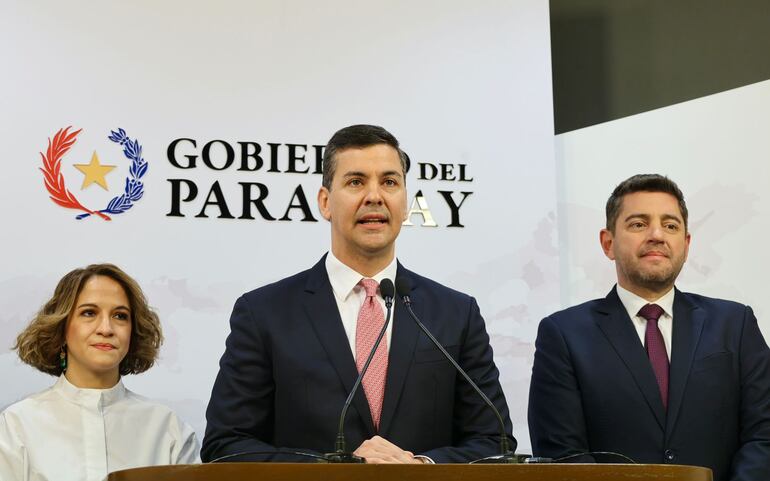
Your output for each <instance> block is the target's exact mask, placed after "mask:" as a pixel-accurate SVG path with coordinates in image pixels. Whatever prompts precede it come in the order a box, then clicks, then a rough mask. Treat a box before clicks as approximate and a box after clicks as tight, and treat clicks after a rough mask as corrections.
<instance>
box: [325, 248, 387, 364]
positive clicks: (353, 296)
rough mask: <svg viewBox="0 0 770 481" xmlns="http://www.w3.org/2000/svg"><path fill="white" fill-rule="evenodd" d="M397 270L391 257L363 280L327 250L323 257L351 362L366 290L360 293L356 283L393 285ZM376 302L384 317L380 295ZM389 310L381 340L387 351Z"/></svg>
mask: <svg viewBox="0 0 770 481" xmlns="http://www.w3.org/2000/svg"><path fill="white" fill-rule="evenodd" d="M397 270H398V262H397V261H396V257H395V256H394V257H393V260H392V261H390V264H388V266H387V267H385V269H383V270H381V271H380V272H378V273H377V274H375V275H374V276H372V277H366V276H364V275H361V274H359V273H358V272H356V271H354V270H353V269H351V268H350V267H348V266H347V265H345V264H343V263H342V261H340V260H339V259H337V258H336V257H334V254H332V253H331V251H329V254H328V255H327V256H326V273H327V274H328V275H329V282H330V283H331V285H332V291H333V292H334V299H335V300H336V301H337V308H338V309H339V311H340V318H341V319H342V327H344V328H345V334H346V335H347V336H348V343H349V344H350V351H351V352H352V353H353V359H355V357H356V325H357V324H358V311H360V310H361V305H362V304H363V303H364V300H366V290H364V288H363V286H360V285H358V283H359V282H361V279H364V278H367V279H374V280H375V281H377V282H378V283H380V282H382V280H383V279H390V280H391V281H392V282H395V281H396V271H397ZM377 301H378V302H379V303H380V305H381V306H382V314H383V316H384V315H385V314H386V313H387V309H385V300H384V299H383V298H382V295H381V294H380V295H378V296H377ZM393 310H395V309H391V318H390V324H388V329H387V330H386V331H385V339H384V340H383V341H385V342H386V343H387V344H386V346H387V347H388V350H390V337H391V336H390V334H391V332H393V312H392V311H393Z"/></svg>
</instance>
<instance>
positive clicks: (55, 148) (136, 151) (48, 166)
mask: <svg viewBox="0 0 770 481" xmlns="http://www.w3.org/2000/svg"><path fill="white" fill-rule="evenodd" d="M71 128H72V126H69V127H66V128H63V129H59V131H58V132H56V135H54V136H53V140H51V138H49V139H48V149H46V153H45V154H43V153H42V152H40V157H42V159H43V167H41V168H40V170H41V171H42V172H43V176H44V178H45V188H46V190H48V193H49V194H50V197H51V200H52V201H54V202H55V203H56V204H58V205H60V206H62V207H65V208H67V209H76V210H80V211H82V214H79V215H77V216H76V217H75V218H76V219H78V220H81V219H85V218H86V217H88V216H91V215H97V216H99V217H101V218H102V219H104V220H112V219H111V218H110V216H109V215H107V214H113V215H114V214H122V213H124V212H126V211H128V210H129V209H130V208H131V207H133V206H134V202H136V201H138V200H139V199H141V198H142V196H143V195H144V183H143V182H142V180H141V179H142V177H144V175H145V174H146V173H147V166H148V164H147V161H145V160H144V159H143V158H142V146H141V145H140V144H139V141H138V140H136V139H134V140H131V139H130V138H129V137H128V136H127V135H126V131H125V130H123V129H121V128H120V127H118V130H117V131H114V130H111V131H110V136H109V137H108V138H109V139H110V140H111V141H113V142H115V143H117V144H120V145H121V146H122V147H123V155H125V156H126V158H128V160H130V161H131V167H129V169H128V176H127V177H126V182H125V187H124V189H123V193H122V194H121V195H119V196H116V197H113V198H112V200H110V201H109V202H108V203H107V207H105V208H104V209H101V210H92V209H89V208H87V207H85V206H84V205H83V204H81V203H80V201H78V199H77V198H76V197H75V196H74V195H73V194H72V192H70V191H69V189H67V186H66V185H65V183H64V176H63V175H62V173H61V159H62V157H64V155H65V154H66V153H67V152H68V151H69V150H70V148H71V147H72V146H73V145H74V144H75V142H76V141H77V136H78V134H80V132H81V131H82V130H83V129H78V130H76V131H74V132H70V129H71Z"/></svg>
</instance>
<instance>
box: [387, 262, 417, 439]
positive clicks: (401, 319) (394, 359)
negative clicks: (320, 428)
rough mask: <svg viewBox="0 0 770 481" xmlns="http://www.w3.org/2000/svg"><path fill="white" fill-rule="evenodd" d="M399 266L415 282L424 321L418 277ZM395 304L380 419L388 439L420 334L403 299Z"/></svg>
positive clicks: (414, 295)
mask: <svg viewBox="0 0 770 481" xmlns="http://www.w3.org/2000/svg"><path fill="white" fill-rule="evenodd" d="M410 274H411V273H410V272H409V271H407V270H406V269H404V268H403V267H402V266H401V264H399V265H398V277H401V276H405V277H409V278H410V279H411V281H412V292H411V293H410V295H409V297H410V298H411V299H412V309H413V310H414V312H415V314H417V317H419V318H421V319H422V312H423V309H422V307H423V303H422V302H420V289H419V286H418V284H417V281H416V279H415V278H414V276H411V275H410ZM396 297H397V298H396V299H394V301H393V308H394V317H393V320H392V321H391V322H393V331H392V339H391V342H390V352H389V353H388V373H387V375H386V379H385V398H384V399H383V402H382V416H381V417H380V430H379V432H380V435H381V436H383V437H385V436H386V435H387V433H388V429H389V428H390V425H391V422H392V420H393V418H394V416H395V413H396V406H397V405H398V400H399V399H400V397H401V392H402V391H403V388H404V381H405V380H406V375H407V374H408V372H409V366H411V363H412V358H413V357H414V350H415V346H416V345H417V338H418V337H419V334H420V331H419V328H418V327H417V325H416V324H415V323H414V320H413V319H412V318H411V316H410V315H409V312H408V311H407V310H406V307H404V304H403V302H402V301H401V299H400V298H399V297H398V296H396Z"/></svg>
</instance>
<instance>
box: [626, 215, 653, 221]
mask: <svg viewBox="0 0 770 481" xmlns="http://www.w3.org/2000/svg"><path fill="white" fill-rule="evenodd" d="M636 218H639V219H644V220H649V219H650V215H649V214H636V213H635V214H628V215H627V216H626V218H625V219H623V222H628V221H629V220H631V219H636Z"/></svg>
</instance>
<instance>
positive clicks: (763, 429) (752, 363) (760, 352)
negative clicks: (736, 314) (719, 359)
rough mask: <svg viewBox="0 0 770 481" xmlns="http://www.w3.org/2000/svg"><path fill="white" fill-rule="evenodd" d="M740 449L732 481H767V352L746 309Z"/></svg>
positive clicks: (769, 386)
mask: <svg viewBox="0 0 770 481" xmlns="http://www.w3.org/2000/svg"><path fill="white" fill-rule="evenodd" d="M740 376H741V396H740V397H741V405H740V409H741V416H740V418H741V421H740V423H741V425H740V448H739V449H738V451H737V452H736V453H735V455H734V456H733V463H732V465H733V468H732V477H731V478H730V479H731V480H732V481H754V480H758V479H770V350H768V347H767V343H766V342H765V339H764V338H763V337H762V333H761V332H760V330H759V326H758V325H757V318H756V317H755V316H754V313H753V311H752V310H751V308H750V307H748V306H747V307H746V310H745V313H744V320H743V332H742V334H741V346H740Z"/></svg>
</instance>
